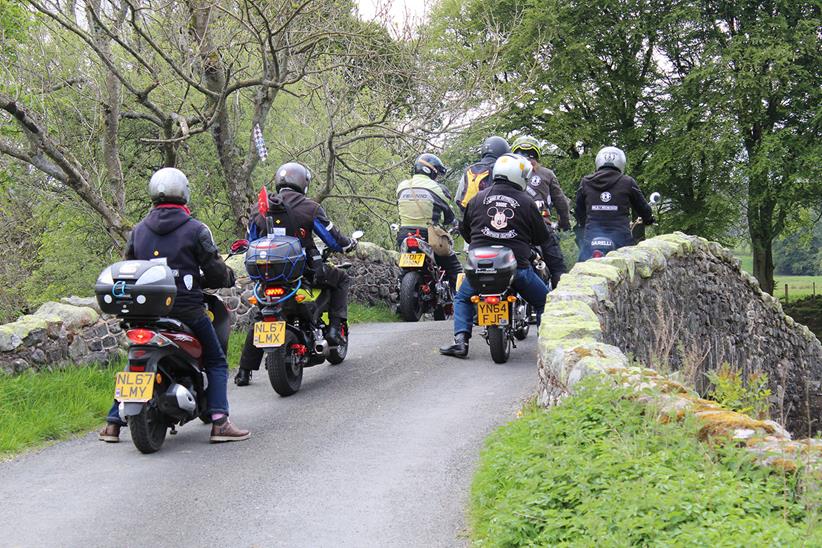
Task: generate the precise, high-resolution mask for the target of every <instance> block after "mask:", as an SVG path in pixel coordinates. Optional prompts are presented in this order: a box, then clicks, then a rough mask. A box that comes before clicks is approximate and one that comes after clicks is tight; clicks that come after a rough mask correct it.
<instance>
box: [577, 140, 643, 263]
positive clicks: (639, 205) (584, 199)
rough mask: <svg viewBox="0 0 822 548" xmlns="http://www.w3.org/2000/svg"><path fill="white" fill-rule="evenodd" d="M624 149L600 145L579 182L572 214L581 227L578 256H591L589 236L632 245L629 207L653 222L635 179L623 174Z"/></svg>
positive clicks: (582, 258) (617, 245)
mask: <svg viewBox="0 0 822 548" xmlns="http://www.w3.org/2000/svg"><path fill="white" fill-rule="evenodd" d="M626 163H627V159H626V157H625V153H624V152H623V151H622V150H620V149H618V148H616V147H610V146H608V147H604V148H602V149H601V150H600V151H599V152H598V153H597V156H596V160H595V164H596V171H595V172H594V173H591V174H590V175H586V176H585V177H583V178H582V180H581V181H580V183H579V189H578V190H577V195H576V206H575V208H574V216H575V217H576V219H577V225H578V226H584V227H585V234H584V237H583V240H582V244H581V245H580V252H579V260H580V261H584V260H587V259H590V258H591V254H592V250H591V240H592V239H593V238H595V237H602V238H609V239H611V240H612V241H613V242H614V246H615V248H616V249H618V248H620V247H624V246H626V245H633V244H634V238H633V236H631V228H630V224H631V210H633V211H635V212H637V213H638V214H639V216H640V217H642V222H643V223H644V224H646V225H651V224H653V223H654V222H655V221H654V215H653V212H652V211H651V206H650V205H648V202H647V201H646V200H645V196H643V194H642V191H641V190H640V189H639V186H638V185H637V183H636V181H635V180H634V179H633V178H632V177H629V176H628V175H625V164H626Z"/></svg>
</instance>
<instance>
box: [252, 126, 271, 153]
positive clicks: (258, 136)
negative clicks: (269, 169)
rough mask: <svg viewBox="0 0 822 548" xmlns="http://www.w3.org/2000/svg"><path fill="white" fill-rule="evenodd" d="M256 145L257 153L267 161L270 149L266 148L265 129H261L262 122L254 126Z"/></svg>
mask: <svg viewBox="0 0 822 548" xmlns="http://www.w3.org/2000/svg"><path fill="white" fill-rule="evenodd" d="M254 145H256V147H257V154H259V155H260V160H262V161H263V162H265V160H266V158H268V149H267V148H265V140H263V130H261V129H260V124H256V125H255V126H254Z"/></svg>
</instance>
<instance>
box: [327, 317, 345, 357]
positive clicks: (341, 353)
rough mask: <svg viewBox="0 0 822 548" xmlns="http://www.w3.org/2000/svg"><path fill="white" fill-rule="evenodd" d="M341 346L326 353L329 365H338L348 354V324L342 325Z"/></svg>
mask: <svg viewBox="0 0 822 548" xmlns="http://www.w3.org/2000/svg"><path fill="white" fill-rule="evenodd" d="M343 330H344V331H343V344H341V345H339V346H335V347H333V348H331V349H329V351H328V358H326V359H327V360H328V363H329V364H331V365H339V364H341V363H342V362H343V360H345V356H346V355H347V354H348V324H347V323H344V324H343Z"/></svg>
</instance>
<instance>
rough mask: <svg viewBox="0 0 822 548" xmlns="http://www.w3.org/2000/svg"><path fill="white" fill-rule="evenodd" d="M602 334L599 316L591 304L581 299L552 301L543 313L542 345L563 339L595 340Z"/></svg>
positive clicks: (541, 327) (541, 326) (553, 343)
mask: <svg viewBox="0 0 822 548" xmlns="http://www.w3.org/2000/svg"><path fill="white" fill-rule="evenodd" d="M601 336H602V327H601V326H600V323H599V318H598V317H597V315H596V314H595V313H594V311H593V310H592V309H591V307H590V306H588V305H587V304H585V303H583V302H579V301H564V302H551V303H548V305H547V306H546V307H545V312H544V313H543V314H542V323H541V325H540V328H539V340H540V345H541V346H542V345H552V346H553V345H555V344H556V343H559V342H562V341H571V340H578V341H580V342H581V341H585V340H588V341H594V340H599V339H600V337H601Z"/></svg>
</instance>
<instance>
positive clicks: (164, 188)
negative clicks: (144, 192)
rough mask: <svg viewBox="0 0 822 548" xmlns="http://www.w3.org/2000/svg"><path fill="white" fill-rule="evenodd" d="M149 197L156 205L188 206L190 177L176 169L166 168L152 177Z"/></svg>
mask: <svg viewBox="0 0 822 548" xmlns="http://www.w3.org/2000/svg"><path fill="white" fill-rule="evenodd" d="M148 195H149V197H150V198H151V201H152V203H154V204H183V205H185V204H187V203H188V198H189V190H188V177H186V176H185V173H183V172H182V171H180V170H179V169H177V168H174V167H164V168H162V169H159V170H157V171H156V172H155V173H154V175H152V176H151V180H150V181H149V183H148Z"/></svg>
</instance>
